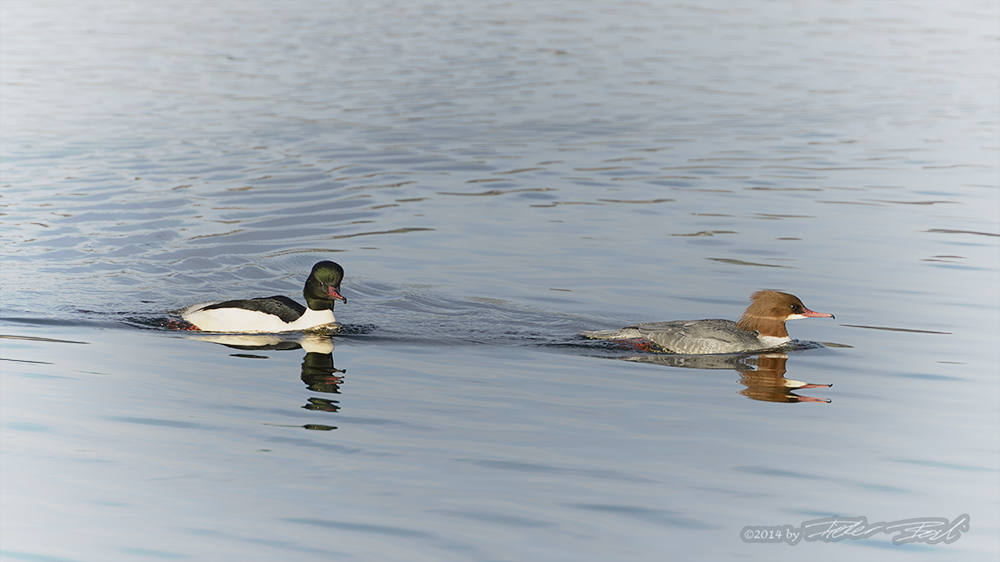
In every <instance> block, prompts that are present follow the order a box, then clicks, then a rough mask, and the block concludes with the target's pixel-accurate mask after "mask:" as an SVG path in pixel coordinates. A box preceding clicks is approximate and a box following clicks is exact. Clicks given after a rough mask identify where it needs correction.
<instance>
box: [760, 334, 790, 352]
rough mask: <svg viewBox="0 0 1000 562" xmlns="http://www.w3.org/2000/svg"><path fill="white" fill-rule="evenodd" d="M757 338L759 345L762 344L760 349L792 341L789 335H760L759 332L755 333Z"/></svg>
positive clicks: (779, 345)
mask: <svg viewBox="0 0 1000 562" xmlns="http://www.w3.org/2000/svg"><path fill="white" fill-rule="evenodd" d="M757 339H758V340H760V343H761V345H763V346H764V347H762V348H761V349H771V348H772V347H781V346H783V345H785V344H786V343H788V342H790V341H792V338H789V337H784V338H778V337H775V336H762V335H760V334H757Z"/></svg>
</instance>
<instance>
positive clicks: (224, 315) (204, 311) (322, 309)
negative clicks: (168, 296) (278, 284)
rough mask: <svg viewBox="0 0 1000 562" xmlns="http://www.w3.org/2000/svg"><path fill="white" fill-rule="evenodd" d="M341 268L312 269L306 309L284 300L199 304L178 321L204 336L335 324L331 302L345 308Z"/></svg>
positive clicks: (323, 264)
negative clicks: (338, 302) (186, 323)
mask: <svg viewBox="0 0 1000 562" xmlns="http://www.w3.org/2000/svg"><path fill="white" fill-rule="evenodd" d="M343 279H344V268H342V267H340V265H339V264H337V263H335V262H332V261H321V262H319V263H317V264H316V265H314V266H313V268H312V272H310V273H309V277H308V278H307V279H306V284H305V287H303V289H302V296H303V297H305V299H306V305H307V306H302V305H301V304H299V303H297V302H295V301H293V300H292V299H290V298H288V297H285V296H280V295H279V296H274V297H260V298H254V299H239V300H229V301H214V302H203V303H199V304H195V305H191V306H189V307H187V308H185V309H184V310H182V311H181V312H180V315H181V317H182V318H183V319H184V320H185V321H186V322H188V323H189V324H191V325H192V326H194V327H195V328H196V329H198V330H202V331H205V332H228V333H247V332H267V333H273V332H289V331H296V330H310V329H314V328H319V327H321V326H325V325H327V324H332V323H334V322H336V320H335V319H334V317H333V304H334V303H333V301H335V300H339V301H343V303H344V304H347V299H346V298H344V297H343V296H342V295H341V294H340V283H341V281H343Z"/></svg>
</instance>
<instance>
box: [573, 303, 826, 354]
mask: <svg viewBox="0 0 1000 562" xmlns="http://www.w3.org/2000/svg"><path fill="white" fill-rule="evenodd" d="M833 317H834V316H833V315H832V314H827V313H825V312H814V311H812V310H809V309H808V308H806V306H805V305H804V304H802V301H801V300H799V298H798V297H796V296H795V295H790V294H788V293H782V292H780V291H757V292H756V293H754V294H752V295H750V306H748V307H747V309H746V311H745V312H744V313H743V315H742V316H740V319H739V321H738V322H733V321H732V320H719V319H712V320H675V321H672V322H654V323H648V324H635V325H632V326H628V327H625V328H622V329H620V330H603V331H596V332H582V333H581V335H583V336H584V337H587V338H591V339H601V340H627V339H637V338H640V339H643V340H648V341H650V342H652V343H655V344H656V345H658V346H660V347H661V348H663V349H664V350H666V351H669V352H672V353H684V354H693V355H694V354H698V355H700V354H710V353H742V352H747V351H762V350H765V349H774V348H777V347H780V346H782V345H784V344H786V343H788V342H789V341H791V338H789V337H788V330H786V329H785V322H786V321H788V320H795V319H798V318H833Z"/></svg>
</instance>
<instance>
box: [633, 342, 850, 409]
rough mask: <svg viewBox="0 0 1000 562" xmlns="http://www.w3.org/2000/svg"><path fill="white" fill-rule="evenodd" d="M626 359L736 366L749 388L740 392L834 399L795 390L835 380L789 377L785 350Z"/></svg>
mask: <svg viewBox="0 0 1000 562" xmlns="http://www.w3.org/2000/svg"><path fill="white" fill-rule="evenodd" d="M623 359H625V360H626V361H633V362H636V363H653V364H656V365H664V366H668V367H684V368H690V369H733V370H735V371H737V372H738V373H739V374H740V382H741V383H742V384H743V385H745V386H746V389H744V390H742V391H740V394H742V395H743V396H746V397H747V398H752V399H754V400H761V401H764V402H791V403H793V402H827V403H828V402H830V400H828V399H823V398H813V397H811V396H799V395H798V394H795V393H794V392H792V391H793V390H800V389H803V388H828V387H831V386H833V385H832V384H809V383H805V382H802V381H797V380H794V379H786V378H785V372H786V371H785V362H786V361H788V355H787V354H785V353H761V354H758V355H666V354H657V355H642V356H637V357H624V358H623Z"/></svg>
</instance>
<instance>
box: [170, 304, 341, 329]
mask: <svg viewBox="0 0 1000 562" xmlns="http://www.w3.org/2000/svg"><path fill="white" fill-rule="evenodd" d="M184 319H185V320H187V321H188V322H190V323H192V324H194V325H195V326H197V327H198V328H199V329H201V330H203V331H205V332H241V333H243V332H268V333H269V332H290V331H295V330H309V329H312V328H318V327H319V326H323V325H325V324H331V323H333V322H335V319H334V317H333V311H332V310H313V309H311V308H307V309H306V311H305V313H304V314H303V315H302V316H300V317H299V318H298V319H297V320H295V321H294V322H285V321H283V320H282V319H281V318H278V317H277V316H275V315H273V314H267V313H265V312H258V311H256V310H246V309H243V308H213V309H209V310H199V311H196V312H191V313H189V314H185V315H184Z"/></svg>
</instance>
